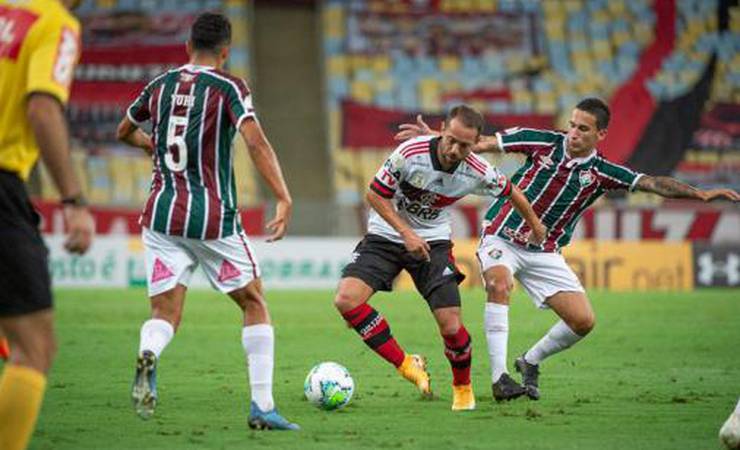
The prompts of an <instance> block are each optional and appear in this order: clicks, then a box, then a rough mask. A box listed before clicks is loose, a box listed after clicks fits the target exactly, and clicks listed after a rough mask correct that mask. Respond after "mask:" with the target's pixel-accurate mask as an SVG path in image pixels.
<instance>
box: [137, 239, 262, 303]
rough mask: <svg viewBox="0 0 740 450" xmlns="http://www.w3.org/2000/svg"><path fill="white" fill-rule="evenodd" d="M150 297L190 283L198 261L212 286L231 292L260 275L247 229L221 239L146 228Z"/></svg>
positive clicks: (147, 272)
mask: <svg viewBox="0 0 740 450" xmlns="http://www.w3.org/2000/svg"><path fill="white" fill-rule="evenodd" d="M141 237H142V240H143V241H144V253H145V258H146V274H147V286H148V289H149V296H150V297H152V296H155V295H157V294H161V293H162V292H166V291H169V290H170V289H172V288H174V287H175V286H176V285H178V284H182V285H184V286H187V285H188V283H189V281H190V277H191V276H192V275H193V271H194V270H195V268H196V267H198V264H200V265H201V266H203V271H204V272H205V274H206V277H207V278H208V281H210V282H211V285H212V286H213V287H214V288H215V289H217V290H219V291H221V292H223V293H227V292H231V291H233V290H236V289H239V288H242V287H244V286H246V285H247V284H249V283H250V282H251V281H252V280H254V279H255V278H259V276H260V269H259V265H258V263H257V259H256V257H255V253H254V249H253V248H252V246H251V244H250V243H249V239H247V236H246V235H244V232H241V233H236V234H232V235H231V236H228V237H225V238H222V239H210V240H200V239H189V238H185V237H181V236H170V235H167V234H164V233H159V232H156V231H152V230H150V229H148V228H143V229H142V231H141Z"/></svg>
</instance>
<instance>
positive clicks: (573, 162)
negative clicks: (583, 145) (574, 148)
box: [565, 148, 598, 168]
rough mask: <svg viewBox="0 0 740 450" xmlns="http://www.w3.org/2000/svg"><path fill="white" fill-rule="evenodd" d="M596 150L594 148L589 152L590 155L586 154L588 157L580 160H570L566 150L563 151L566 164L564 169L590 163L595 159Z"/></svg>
mask: <svg viewBox="0 0 740 450" xmlns="http://www.w3.org/2000/svg"><path fill="white" fill-rule="evenodd" d="M597 153H598V152H597V150H596V149H595V148H594V149H592V150H591V153H589V154H588V156H581V157H580V158H571V157H570V153H568V149H566V150H565V155H566V162H565V167H568V168H570V167H573V166H580V165H582V164H586V163H587V162H589V161H591V160H592V159H594V158H595V157H596V154H597Z"/></svg>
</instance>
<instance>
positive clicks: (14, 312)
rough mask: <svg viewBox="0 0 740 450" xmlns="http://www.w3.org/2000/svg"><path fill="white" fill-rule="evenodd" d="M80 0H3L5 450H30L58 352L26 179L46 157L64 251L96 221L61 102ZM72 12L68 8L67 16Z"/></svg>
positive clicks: (0, 315) (0, 141) (0, 289)
mask: <svg viewBox="0 0 740 450" xmlns="http://www.w3.org/2000/svg"><path fill="white" fill-rule="evenodd" d="M78 2H79V1H78V0H0V239H1V241H0V332H1V333H2V334H4V335H5V336H6V337H7V339H8V342H9V343H10V359H9V360H8V362H7V364H6V365H5V370H4V371H3V373H2V376H1V377H0V449H3V450H16V449H24V448H26V446H27V445H28V441H29V439H30V437H31V434H32V432H33V428H34V425H35V423H36V417H37V416H38V411H39V408H40V406H41V402H42V399H43V395H44V390H45V387H46V374H47V371H48V370H49V367H50V366H51V362H52V358H53V356H54V353H55V350H56V343H55V340H54V331H53V313H52V298H51V283H50V279H49V271H48V265H47V250H46V247H45V246H44V242H43V240H42V239H41V236H40V234H39V231H38V225H39V216H38V214H36V212H35V211H34V209H33V207H32V206H31V204H30V202H29V200H28V194H27V193H26V189H25V185H24V182H25V181H26V179H27V178H28V175H29V173H30V172H31V169H32V168H33V165H34V164H35V163H36V159H37V158H38V156H39V154H41V157H42V159H43V161H44V163H45V165H46V167H47V169H48V170H49V172H50V173H51V176H52V178H53V179H54V183H55V184H56V186H57V188H58V189H59V193H60V194H61V197H62V203H63V204H64V219H65V222H66V226H67V234H68V236H67V240H66V243H65V246H66V248H67V249H68V250H69V251H71V252H74V253H83V252H85V251H86V250H87V249H88V247H89V246H90V240H91V238H92V235H93V231H94V230H93V220H92V217H91V216H90V213H89V212H88V210H87V207H86V205H85V200H84V198H83V197H82V193H81V190H80V186H79V184H78V182H77V179H76V177H75V175H74V172H73V170H72V163H71V159H70V151H69V135H68V132H67V124H66V120H65V117H64V104H65V103H66V102H67V99H68V97H69V88H70V84H71V81H72V78H73V75H74V67H75V64H76V63H77V60H78V59H79V53H80V33H79V30H80V25H79V22H78V21H77V19H75V18H74V17H73V16H72V15H71V13H70V12H69V9H71V8H73V7H74V6H76V4H77V3H78ZM68 8H69V9H68Z"/></svg>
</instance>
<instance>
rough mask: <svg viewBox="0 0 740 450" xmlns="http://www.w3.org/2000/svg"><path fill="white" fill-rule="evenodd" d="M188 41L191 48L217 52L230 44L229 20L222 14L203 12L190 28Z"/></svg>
mask: <svg viewBox="0 0 740 450" xmlns="http://www.w3.org/2000/svg"><path fill="white" fill-rule="evenodd" d="M190 42H191V45H192V46H193V50H201V51H207V52H214V53H215V52H218V51H219V50H221V48H222V47H223V46H225V45H229V44H231V22H229V19H227V18H226V16H224V15H223V14H219V13H210V12H207V13H203V14H201V15H199V16H198V18H197V19H195V22H193V26H192V27H191V28H190Z"/></svg>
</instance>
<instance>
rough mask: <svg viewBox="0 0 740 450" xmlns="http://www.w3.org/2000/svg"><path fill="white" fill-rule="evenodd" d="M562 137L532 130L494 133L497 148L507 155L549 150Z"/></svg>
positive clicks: (520, 129)
mask: <svg viewBox="0 0 740 450" xmlns="http://www.w3.org/2000/svg"><path fill="white" fill-rule="evenodd" d="M559 139H562V135H561V134H559V133H555V132H552V131H548V130H536V129H533V128H519V127H514V128H507V129H505V130H503V131H499V132H497V133H496V140H497V143H498V147H499V148H500V149H501V151H503V152H507V153H523V154H525V155H530V154H532V153H534V152H536V151H538V150H542V149H551V148H552V144H554V143H555V142H557V141H558V140H559Z"/></svg>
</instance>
